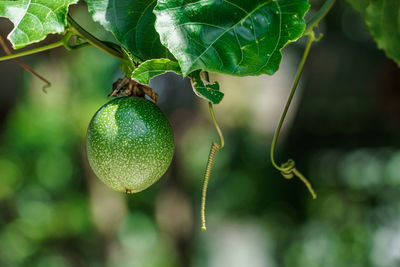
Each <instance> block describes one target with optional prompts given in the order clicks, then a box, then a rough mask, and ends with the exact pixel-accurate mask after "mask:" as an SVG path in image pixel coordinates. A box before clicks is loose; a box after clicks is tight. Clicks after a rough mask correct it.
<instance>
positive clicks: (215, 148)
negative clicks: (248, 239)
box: [200, 102, 225, 231]
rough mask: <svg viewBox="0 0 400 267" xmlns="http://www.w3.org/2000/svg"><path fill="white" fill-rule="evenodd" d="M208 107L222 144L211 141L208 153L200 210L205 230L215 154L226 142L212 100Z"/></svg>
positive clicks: (202, 227) (204, 229) (202, 226)
mask: <svg viewBox="0 0 400 267" xmlns="http://www.w3.org/2000/svg"><path fill="white" fill-rule="evenodd" d="M208 107H209V110H210V115H211V119H212V122H213V124H214V127H215V129H216V130H217V132H218V135H219V138H220V141H221V144H220V145H219V144H217V143H216V142H212V143H211V148H210V154H209V155H208V161H207V167H206V172H205V174H204V183H203V190H202V194H201V211H200V217H201V230H203V231H206V230H207V227H206V197H207V187H208V182H209V180H210V174H211V169H212V165H213V163H214V158H215V154H216V153H217V151H218V150H219V149H221V148H223V147H224V144H225V142H224V136H223V135H222V131H221V129H220V128H219V126H218V123H217V121H216V119H215V116H214V111H213V106H212V104H211V102H209V103H208Z"/></svg>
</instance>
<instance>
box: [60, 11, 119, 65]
mask: <svg viewBox="0 0 400 267" xmlns="http://www.w3.org/2000/svg"><path fill="white" fill-rule="evenodd" d="M67 20H68V24H69V25H70V27H71V30H72V31H74V33H75V34H77V35H78V36H80V37H81V38H83V39H84V40H86V41H87V42H88V43H90V44H91V45H93V46H94V47H96V48H98V49H100V50H103V51H104V52H106V53H108V54H110V55H112V56H113V57H116V58H118V59H122V58H123V54H122V52H121V51H120V50H119V49H117V47H116V45H114V44H111V43H108V42H103V41H100V40H99V39H97V38H96V37H95V36H93V35H92V34H90V33H89V32H87V31H86V30H85V29H84V28H82V27H81V26H80V25H79V24H78V23H77V22H76V21H75V20H74V19H73V18H72V17H71V15H70V14H68V17H67Z"/></svg>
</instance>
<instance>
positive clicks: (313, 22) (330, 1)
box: [304, 0, 336, 35]
mask: <svg viewBox="0 0 400 267" xmlns="http://www.w3.org/2000/svg"><path fill="white" fill-rule="evenodd" d="M335 1H336V0H326V1H325V3H324V4H323V5H322V7H321V8H320V9H319V10H318V12H317V13H316V14H315V15H314V17H312V18H311V19H310V21H309V22H308V23H307V28H306V30H305V31H304V34H305V35H307V34H309V33H310V32H312V31H313V30H314V28H315V27H318V24H319V23H320V22H321V20H322V19H323V18H324V17H325V16H326V15H327V14H328V12H329V11H330V10H331V8H332V7H333V5H334V4H335Z"/></svg>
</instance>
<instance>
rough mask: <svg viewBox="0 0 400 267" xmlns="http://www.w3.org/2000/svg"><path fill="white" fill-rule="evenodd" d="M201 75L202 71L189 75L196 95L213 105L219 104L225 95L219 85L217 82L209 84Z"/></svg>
mask: <svg viewBox="0 0 400 267" xmlns="http://www.w3.org/2000/svg"><path fill="white" fill-rule="evenodd" d="M201 74H202V72H201V71H194V72H192V73H191V74H189V77H190V80H191V82H192V87H193V91H194V93H195V94H196V95H197V96H198V97H200V98H203V99H205V100H207V101H210V102H211V103H213V104H218V103H219V102H221V100H222V98H223V97H224V93H222V92H221V91H220V90H219V84H218V83H217V82H215V83H213V84H209V83H207V81H203V79H202V78H201Z"/></svg>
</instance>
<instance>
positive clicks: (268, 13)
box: [154, 0, 309, 76]
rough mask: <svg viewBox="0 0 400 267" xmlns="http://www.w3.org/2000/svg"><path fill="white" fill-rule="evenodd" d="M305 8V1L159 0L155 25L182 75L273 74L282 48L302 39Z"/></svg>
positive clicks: (306, 4) (155, 10)
mask: <svg viewBox="0 0 400 267" xmlns="http://www.w3.org/2000/svg"><path fill="white" fill-rule="evenodd" d="M308 8H309V4H308V2H307V1H306V0H278V1H265V0H248V1H241V0H234V1H220V0H212V1H210V0H201V1H195V0H190V1H184V0H177V1H169V0H159V1H158V4H157V6H156V7H155V9H154V13H155V14H156V16H157V20H156V24H155V27H156V29H157V31H158V33H159V34H160V37H161V42H162V43H163V44H164V45H165V46H166V47H168V49H169V50H170V51H171V53H172V54H173V55H174V56H175V57H176V58H177V59H178V61H179V64H180V65H181V68H182V73H183V74H184V75H188V74H189V73H190V72H192V71H194V70H199V69H201V70H204V71H209V72H215V73H224V74H230V75H236V76H246V75H260V74H269V75H272V74H274V73H275V72H276V71H277V69H278V68H279V63H280V61H281V58H282V55H281V49H282V48H283V47H284V46H285V45H286V44H287V43H289V42H291V41H294V40H297V39H298V38H299V37H301V35H302V33H303V31H304V29H305V22H304V20H303V16H304V14H305V13H306V12H307V10H308Z"/></svg>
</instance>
